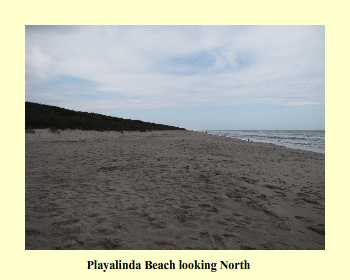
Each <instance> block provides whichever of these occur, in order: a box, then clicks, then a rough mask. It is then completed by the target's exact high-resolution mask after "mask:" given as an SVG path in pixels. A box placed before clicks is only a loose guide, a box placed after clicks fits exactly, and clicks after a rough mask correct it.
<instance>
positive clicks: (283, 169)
mask: <svg viewBox="0 0 350 280" xmlns="http://www.w3.org/2000/svg"><path fill="white" fill-rule="evenodd" d="M26 249H324V155H322V154H318V153H313V152H304V151H299V150H292V149H287V148H283V147H279V146H275V145H272V144H262V143H247V142H244V141H240V140H236V139H229V138H225V137H220V136H215V135H207V134H204V133H199V132H191V131H162V132H156V131H153V132H125V133H123V134H121V133H119V132H95V131H89V132H87V131H77V130H67V131H62V132H60V133H59V134H55V133H51V132H49V131H48V130H37V131H36V133H35V134H26Z"/></svg>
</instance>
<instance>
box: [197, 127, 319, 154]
mask: <svg viewBox="0 0 350 280" xmlns="http://www.w3.org/2000/svg"><path fill="white" fill-rule="evenodd" d="M237 131H242V130H237ZM271 131H273V130H271ZM315 131H321V130H315ZM203 133H206V132H203ZM206 134H208V135H215V136H219V137H226V138H231V139H236V140H241V141H243V142H247V143H263V144H272V145H276V146H278V147H283V148H288V149H292V150H299V151H305V152H312V153H317V154H322V155H325V150H323V151H315V150H311V149H303V148H299V147H296V146H293V145H283V144H278V143H274V142H272V141H271V142H267V141H260V140H256V139H253V140H251V141H250V142H248V141H247V140H245V139H243V138H239V137H237V136H227V135H219V134H215V133H210V131H209V130H208V133H206ZM249 139H251V138H249Z"/></svg>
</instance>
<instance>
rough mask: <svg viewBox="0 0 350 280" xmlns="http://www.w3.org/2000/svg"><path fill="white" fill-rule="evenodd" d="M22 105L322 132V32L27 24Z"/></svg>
mask: <svg viewBox="0 0 350 280" xmlns="http://www.w3.org/2000/svg"><path fill="white" fill-rule="evenodd" d="M26 101H33V102H39V103H43V104H49V105H56V106H60V107H65V108H69V109H74V110H81V111H89V112H97V113H102V114H107V115H112V116H117V117H124V118H131V119H141V120H145V121H152V122H158V123H165V124H171V125H178V126H182V127H186V128H190V129H323V128H324V28H323V27H322V26H27V27H26Z"/></svg>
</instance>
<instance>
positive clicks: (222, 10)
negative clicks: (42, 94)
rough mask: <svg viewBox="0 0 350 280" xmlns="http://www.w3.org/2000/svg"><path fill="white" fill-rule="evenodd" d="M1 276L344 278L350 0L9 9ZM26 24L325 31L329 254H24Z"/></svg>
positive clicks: (5, 17) (13, 5)
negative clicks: (186, 267) (177, 263)
mask: <svg viewBox="0 0 350 280" xmlns="http://www.w3.org/2000/svg"><path fill="white" fill-rule="evenodd" d="M0 10H1V12H0V13H1V17H0V20H1V25H0V30H1V37H0V38H1V43H0V47H1V48H0V49H1V51H0V71H1V72H0V80H1V83H0V89H1V91H0V93H1V104H2V106H1V110H0V111H1V118H0V119H1V131H2V135H1V145H0V149H1V150H0V152H1V153H0V154H1V161H0V163H1V169H0V170H1V173H2V175H1V204H0V205H1V231H0V232H1V238H0V240H1V243H0V246H1V247H0V248H1V249H0V250H1V271H0V275H1V276H2V277H3V279H17V278H18V279H27V278H29V279H32V278H33V279H62V278H63V277H65V278H67V277H68V278H69V279H70V278H76V279H78V277H79V278H80V277H84V279H95V278H97V277H98V278H101V277H104V278H107V279H116V278H118V277H125V278H126V277H127V278H131V279H132V278H136V277H137V278H140V277H145V278H148V277H149V278H152V279H157V278H159V279H160V278H161V277H164V276H165V277H169V278H171V279H175V278H177V277H201V278H204V279H206V278H208V279H209V277H210V278H211V277H219V278H223V279H224V278H225V279H226V278H227V279H228V278H233V277H239V278H240V279H264V278H266V279H281V277H282V278H283V279H293V280H294V279H306V278H312V279H329V278H330V277H333V275H338V276H335V277H336V278H339V279H344V278H346V275H349V272H348V271H347V269H348V268H347V266H346V264H347V249H348V247H349V245H348V244H349V241H348V239H347V238H348V236H349V225H348V224H349V223H348V220H349V219H348V215H347V213H350V212H349V207H348V205H349V202H348V201H347V200H348V197H349V188H350V185H349V184H348V183H347V182H348V180H346V174H347V172H349V171H348V170H349V164H348V163H347V159H348V158H349V149H346V147H347V145H346V144H347V142H348V141H347V140H348V137H347V136H348V132H347V128H348V125H347V122H346V120H347V119H349V118H348V111H349V110H348V108H347V107H348V104H349V103H348V102H347V101H349V97H348V94H349V81H348V80H349V79H348V75H349V74H348V73H349V70H348V67H347V66H348V65H349V51H350V46H349V26H350V24H349V17H348V12H349V10H350V9H349V6H348V4H346V1H323V2H321V1H270V0H267V1H266V0H265V1H249V0H246V1H240V2H236V1H221V0H216V1H210V2H209V1H206V2H205V1H182V0H181V1H180V0H178V1H154V0H152V1H124V2H121V1H82V0H79V1H66V0H64V1H55V2H53V1H11V2H10V1H8V2H7V3H4V2H2V4H1V9H0ZM26 24H278V25H279V24H303V25H304V24H317V25H325V32H326V250H320V251H238V250H237V251H25V250H24V220H25V215H24V213H25V211H24V180H25V178H24V152H25V151H24V77H25V74H24V66H25V62H24V61H25V60H24V31H25V25H26ZM124 258H126V259H129V260H130V259H137V260H139V261H142V260H145V259H151V260H152V259H153V260H158V261H160V260H168V259H169V258H171V259H173V260H177V259H178V258H182V259H184V260H192V259H200V260H201V259H204V260H207V261H210V260H212V261H215V260H217V261H218V260H221V259H224V260H241V259H247V260H249V261H250V262H251V264H252V269H251V270H242V271H227V272H225V271H218V272H215V273H214V274H213V272H210V271H187V272H185V271H149V272H145V271H144V270H142V271H111V272H106V273H103V272H100V271H88V270H87V269H86V267H87V260H91V259H92V260H93V259H99V260H106V261H107V260H111V261H113V260H114V259H124Z"/></svg>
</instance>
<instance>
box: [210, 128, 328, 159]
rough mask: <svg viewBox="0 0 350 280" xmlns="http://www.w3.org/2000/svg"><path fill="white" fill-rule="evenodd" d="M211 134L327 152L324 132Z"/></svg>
mask: <svg viewBox="0 0 350 280" xmlns="http://www.w3.org/2000/svg"><path fill="white" fill-rule="evenodd" d="M207 132H208V133H209V134H215V135H220V136H226V137H232V138H238V139H241V140H248V139H249V140H250V141H253V142H263V143H272V144H277V145H281V146H285V147H288V148H293V149H299V150H306V151H312V152H317V153H323V154H324V152H325V144H324V130H208V131H207Z"/></svg>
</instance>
